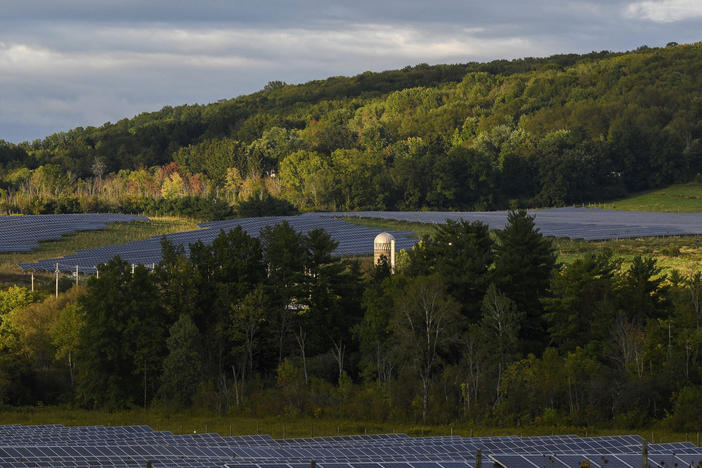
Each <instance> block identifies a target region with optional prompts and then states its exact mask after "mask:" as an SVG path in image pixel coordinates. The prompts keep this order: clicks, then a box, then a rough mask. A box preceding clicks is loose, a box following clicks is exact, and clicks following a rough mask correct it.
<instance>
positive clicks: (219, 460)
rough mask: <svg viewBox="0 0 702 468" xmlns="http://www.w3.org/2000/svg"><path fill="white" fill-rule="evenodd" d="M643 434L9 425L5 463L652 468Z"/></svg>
mask: <svg viewBox="0 0 702 468" xmlns="http://www.w3.org/2000/svg"><path fill="white" fill-rule="evenodd" d="M643 442H644V441H643V439H641V438H640V437H638V436H609V437H585V438H583V437H578V436H576V435H560V436H542V437H514V436H506V437H472V438H464V437H459V436H441V437H408V436H407V435H405V434H378V435H357V436H336V437H318V438H308V439H273V438H271V437H270V436H267V435H252V436H233V437H232V436H230V437H224V436H220V435H219V434H189V435H176V434H173V433H171V432H164V431H162V432H158V431H154V430H152V429H151V428H149V427H148V426H121V427H105V426H87V427H65V426H61V425H46V426H20V425H11V426H0V466H12V467H24V466H34V467H37V466H73V467H74V466H95V465H99V466H146V464H147V463H148V462H151V464H152V466H155V467H158V466H182V467H231V468H235V467H236V468H308V467H310V466H311V464H312V462H313V461H314V463H315V464H316V466H317V467H319V468H473V467H475V466H476V460H477V454H478V450H480V452H481V454H480V457H481V461H482V465H483V466H485V467H486V468H490V467H495V468H582V467H583V466H585V465H584V462H587V464H588V465H589V466H590V467H591V468H641V467H643V456H642V446H643ZM700 464H702V450H701V449H700V448H699V447H696V446H695V445H693V444H691V443H689V442H682V443H674V444H650V445H648V457H647V467H648V468H698V466H700Z"/></svg>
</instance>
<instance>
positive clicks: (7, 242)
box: [0, 214, 148, 252]
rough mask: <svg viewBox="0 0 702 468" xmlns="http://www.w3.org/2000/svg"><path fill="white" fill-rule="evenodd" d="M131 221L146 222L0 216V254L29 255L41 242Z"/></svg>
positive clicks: (128, 217)
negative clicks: (20, 253)
mask: <svg viewBox="0 0 702 468" xmlns="http://www.w3.org/2000/svg"><path fill="white" fill-rule="evenodd" d="M131 221H148V218H146V217H144V216H135V215H125V214H65V215H30V216H0V252H29V251H31V250H34V249H36V248H38V247H39V242H41V241H48V240H56V239H60V238H61V237H62V236H65V235H67V234H72V233H74V232H78V231H94V230H97V229H104V228H106V227H107V225H108V224H110V223H117V222H120V223H125V222H131Z"/></svg>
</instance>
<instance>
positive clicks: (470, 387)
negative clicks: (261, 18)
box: [0, 211, 702, 431]
mask: <svg viewBox="0 0 702 468" xmlns="http://www.w3.org/2000/svg"><path fill="white" fill-rule="evenodd" d="M532 221H533V220H532V219H531V218H530V217H529V216H528V215H527V214H526V213H525V212H524V211H514V212H511V214H510V216H509V222H508V225H507V226H506V227H505V229H504V230H502V231H499V232H498V233H497V235H496V236H495V237H494V238H493V237H492V236H491V233H489V232H488V229H487V227H486V226H485V225H484V224H481V223H479V222H475V223H466V222H461V223H448V224H447V225H444V226H440V227H438V228H437V230H436V232H435V234H434V235H433V236H429V237H426V238H424V239H423V240H422V242H421V243H419V244H418V245H417V246H416V247H415V248H413V249H412V250H411V251H410V252H406V253H402V252H401V253H400V254H399V255H398V266H397V270H398V271H397V272H396V274H394V275H393V274H391V272H390V268H389V266H388V264H387V262H385V261H384V259H381V262H380V263H379V264H378V265H376V266H374V267H373V268H371V269H367V271H366V272H363V271H362V268H361V267H360V264H359V262H358V261H352V260H347V259H340V258H335V257H331V252H332V251H333V249H334V247H335V243H334V241H333V240H332V239H331V238H330V237H329V235H328V234H327V233H326V232H324V231H322V230H315V231H310V232H308V233H307V234H301V233H298V232H296V231H294V230H293V229H292V228H291V227H290V226H288V225H287V224H285V223H283V224H280V225H278V226H275V227H270V228H266V229H265V230H264V232H263V233H262V235H261V237H260V238H258V239H257V238H252V237H249V236H248V235H247V234H246V233H245V232H243V231H241V230H240V229H236V230H233V231H231V232H228V233H221V234H220V236H219V237H218V238H217V239H216V240H215V241H214V242H213V244H212V245H211V246H206V245H203V244H201V243H198V244H194V245H192V246H191V249H190V257H186V256H185V255H184V252H183V251H182V250H180V249H178V248H175V247H174V246H172V245H170V244H169V243H168V242H166V241H164V242H163V251H164V259H163V261H162V262H161V263H160V264H158V265H157V266H156V268H155V270H154V271H153V272H149V271H147V270H146V269H144V268H143V267H137V268H135V269H134V270H133V271H132V269H131V267H130V266H129V265H127V264H126V263H125V262H123V261H122V260H120V259H119V258H115V259H113V260H112V261H110V262H109V263H108V264H106V265H104V266H103V267H101V269H100V277H99V278H96V277H93V278H91V279H90V280H89V281H88V282H87V286H86V287H84V288H83V287H82V288H81V289H77V288H74V289H73V290H71V291H70V292H69V293H67V294H62V295H61V296H60V297H59V299H54V298H53V297H49V298H46V299H43V298H42V297H41V296H40V295H38V294H36V293H31V292H30V291H27V290H26V289H23V288H18V287H13V288H10V289H8V290H5V291H1V292H0V318H1V324H0V363H1V364H2V365H1V366H0V399H1V401H2V403H5V404H11V405H20V404H36V403H37V402H38V401H42V402H45V403H56V402H71V403H73V404H77V405H80V406H86V407H97V408H121V407H133V406H142V405H144V406H154V405H164V406H167V407H180V408H182V407H195V408H203V407H204V408H209V409H213V410H216V411H219V412H222V413H226V412H230V413H238V414H248V415H254V416H256V415H257V416H271V415H298V414H305V415H314V416H321V415H327V416H333V417H339V416H340V417H354V418H359V419H364V418H373V419H383V420H405V421H418V420H423V421H427V422H442V423H446V422H452V421H457V420H461V421H477V422H482V423H491V424H507V425H515V424H531V423H541V424H556V423H564V424H577V425H586V424H593V425H595V424H596V425H601V424H612V425H617V426H619V427H626V426H641V425H644V424H647V423H649V422H651V421H655V420H665V421H666V422H667V423H668V424H670V425H671V426H672V427H673V428H675V429H677V430H685V431H690V430H697V429H699V421H700V411H699V408H700V407H702V352H701V351H702V328H700V327H701V326H702V306H701V304H702V302H701V301H702V277H701V276H700V273H696V274H689V275H683V274H680V273H678V272H677V271H673V272H672V273H670V274H668V275H665V274H662V273H661V270H660V268H659V267H658V265H657V262H656V260H655V259H654V258H650V257H635V258H634V259H633V261H632V262H631V264H630V266H627V267H626V268H622V261H621V260H620V259H618V258H617V257H616V256H615V255H613V254H612V253H611V252H609V251H603V252H601V253H598V254H587V255H585V256H584V257H582V258H580V259H578V260H575V261H574V262H572V263H570V264H568V265H558V264H556V262H555V255H554V249H553V246H552V244H551V242H550V241H549V240H548V239H545V238H544V237H543V236H541V234H540V233H539V232H538V231H537V230H536V229H535V228H534V225H533V222H532Z"/></svg>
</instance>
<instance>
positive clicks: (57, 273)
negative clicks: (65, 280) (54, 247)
mask: <svg viewBox="0 0 702 468" xmlns="http://www.w3.org/2000/svg"><path fill="white" fill-rule="evenodd" d="M58 275H59V269H58V263H57V264H56V299H58Z"/></svg>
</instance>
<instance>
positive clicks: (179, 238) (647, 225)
mask: <svg viewBox="0 0 702 468" xmlns="http://www.w3.org/2000/svg"><path fill="white" fill-rule="evenodd" d="M530 214H532V215H534V216H535V224H536V227H537V228H539V229H540V231H541V232H542V233H543V234H544V235H547V236H555V237H569V238H581V239H587V240H601V239H613V238H627V237H647V236H667V235H683V234H702V213H684V214H678V213H641V212H630V211H616V210H600V209H588V208H554V209H547V210H535V211H532V212H530ZM341 217H362V218H382V219H393V220H401V221H412V222H421V223H428V224H440V223H445V222H446V220H447V219H452V220H465V221H482V222H484V223H486V224H487V225H488V226H490V228H491V229H502V228H504V226H505V224H506V223H507V212H506V211H492V212H447V211H444V212H436V211H433V212H432V211H419V212H410V211H360V212H355V211H354V212H336V213H306V214H302V215H299V216H269V217H261V218H243V219H232V220H226V221H216V222H209V223H202V224H200V227H201V228H203V229H201V230H197V231H189V232H182V233H177V234H170V235H168V236H166V237H167V238H168V240H169V241H171V242H172V243H173V244H175V245H182V246H183V247H184V248H185V251H186V253H189V245H190V244H191V243H194V242H196V241H198V240H201V241H202V242H204V243H205V244H209V243H211V242H212V240H213V239H214V238H215V237H217V235H219V233H220V231H221V230H224V231H228V230H230V229H234V228H235V227H237V226H241V227H242V228H243V229H244V230H245V231H246V232H247V233H248V234H249V235H252V236H255V237H256V236H258V235H259V232H260V230H261V229H262V228H263V227H265V226H271V225H275V224H278V223H281V222H283V221H287V222H288V223H290V225H291V226H292V227H293V228H294V229H296V230H297V231H299V232H303V233H305V232H308V231H310V230H312V229H315V228H323V229H325V230H326V231H327V232H329V234H330V235H331V236H332V238H334V240H336V241H337V242H338V243H339V246H338V248H337V249H336V251H335V252H334V254H335V255H337V256H345V255H369V254H372V252H373V239H374V238H375V236H376V235H378V234H379V233H380V232H382V231H383V230H382V229H379V228H370V227H363V226H358V225H356V224H352V223H348V222H346V221H344V220H342V219H339V218H341ZM389 232H390V233H392V234H393V235H394V236H395V238H396V240H397V249H398V250H399V249H409V248H411V247H412V246H413V245H414V244H415V243H416V242H417V239H416V238H415V237H414V235H413V234H412V233H409V232H395V231H389ZM160 242H161V238H160V237H154V238H151V239H149V240H144V241H138V242H130V243H127V244H122V245H113V246H108V247H103V248H99V249H90V250H80V251H78V252H76V253H75V254H73V255H68V256H66V257H63V258H59V259H49V260H41V261H39V262H36V263H29V264H22V265H20V266H21V267H22V268H24V269H36V270H49V271H53V270H54V269H56V264H57V263H58V266H59V269H60V270H61V271H75V269H76V266H77V267H78V270H79V271H80V272H82V273H94V272H95V271H96V267H97V266H98V265H99V264H101V263H106V262H107V261H108V260H110V259H112V258H113V257H114V256H115V255H119V256H120V257H121V258H122V259H123V260H126V261H127V262H129V263H132V264H142V265H147V266H151V265H153V264H156V263H158V262H159V261H160V260H161V244H160Z"/></svg>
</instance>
